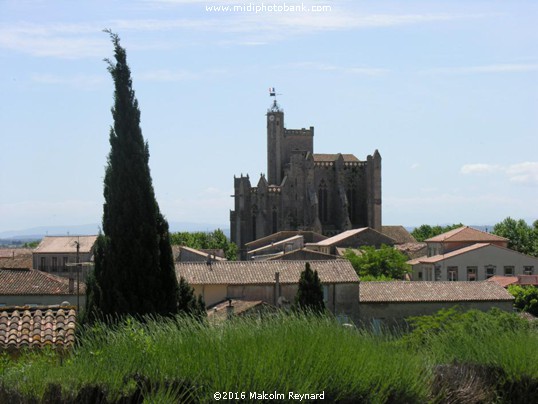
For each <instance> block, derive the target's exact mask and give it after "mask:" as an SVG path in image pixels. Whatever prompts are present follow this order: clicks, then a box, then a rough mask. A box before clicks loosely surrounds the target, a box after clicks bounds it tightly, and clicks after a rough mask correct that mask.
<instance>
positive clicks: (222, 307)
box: [207, 299, 272, 320]
mask: <svg viewBox="0 0 538 404" xmlns="http://www.w3.org/2000/svg"><path fill="white" fill-rule="evenodd" d="M231 300H232V306H233V308H234V311H233V314H234V315H235V316H241V315H244V314H246V313H248V312H249V311H250V310H252V309H253V308H255V307H258V308H259V307H260V306H265V307H272V306H270V305H268V304H267V303H265V302H263V301H262V300H240V299H231ZM228 305H229V301H228V300H225V301H223V302H220V303H217V304H215V305H214V306H212V307H210V308H208V309H207V317H208V318H210V319H211V318H213V319H219V320H224V319H226V318H227V317H228V313H227V309H226V307H228Z"/></svg>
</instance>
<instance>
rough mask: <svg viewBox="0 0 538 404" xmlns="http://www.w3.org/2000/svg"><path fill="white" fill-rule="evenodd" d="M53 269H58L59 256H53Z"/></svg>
mask: <svg viewBox="0 0 538 404" xmlns="http://www.w3.org/2000/svg"><path fill="white" fill-rule="evenodd" d="M52 270H53V271H57V270H58V257H52Z"/></svg>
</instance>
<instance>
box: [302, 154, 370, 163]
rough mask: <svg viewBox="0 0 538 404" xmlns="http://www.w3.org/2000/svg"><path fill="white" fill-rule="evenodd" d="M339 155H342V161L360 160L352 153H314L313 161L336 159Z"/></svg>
mask: <svg viewBox="0 0 538 404" xmlns="http://www.w3.org/2000/svg"><path fill="white" fill-rule="evenodd" d="M339 156H342V157H343V158H344V161H360V160H359V159H358V158H357V157H355V156H354V155H353V154H341V153H337V154H325V153H314V154H313V157H314V161H315V162H317V161H336V160H337V159H338V157H339Z"/></svg>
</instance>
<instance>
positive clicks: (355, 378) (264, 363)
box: [0, 316, 538, 403]
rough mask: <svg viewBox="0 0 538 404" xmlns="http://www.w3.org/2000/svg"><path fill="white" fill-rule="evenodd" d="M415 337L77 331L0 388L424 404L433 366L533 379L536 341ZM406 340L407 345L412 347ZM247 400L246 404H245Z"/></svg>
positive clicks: (246, 326) (247, 322) (308, 320)
mask: <svg viewBox="0 0 538 404" xmlns="http://www.w3.org/2000/svg"><path fill="white" fill-rule="evenodd" d="M475 328H476V329H466V328H465V327H460V328H458V327H454V328H451V329H450V330H448V331H443V332H440V333H432V334H427V335H423V336H421V339H420V342H418V343H417V342H416V341H413V340H406V338H401V337H399V336H393V335H385V336H381V337H380V336H374V335H372V334H371V333H369V332H367V331H363V330H356V329H349V328H345V327H342V326H340V325H339V324H338V323H336V322H335V321H334V320H333V319H331V318H328V317H316V316H275V317H270V318H266V319H263V320H262V321H260V320H257V319H235V320H234V321H228V322H224V323H222V324H218V325H207V324H201V323H199V322H196V321H193V320H191V319H186V318H178V319H175V320H171V319H148V320H147V321H146V322H144V323H140V322H138V321H135V320H133V319H129V320H127V321H126V322H124V323H122V324H120V325H115V326H111V327H107V326H104V325H97V326H94V327H92V328H87V329H85V330H83V332H82V333H81V336H80V338H79V344H78V345H77V347H76V348H75V349H74V351H73V352H72V354H71V355H69V356H68V357H65V358H63V359H60V357H59V356H58V355H56V354H55V353H54V352H53V351H45V352H37V353H31V352H30V353H25V354H23V355H22V356H21V357H20V358H19V359H18V360H14V361H12V360H10V359H8V358H7V357H5V356H3V357H2V356H0V385H3V386H12V388H13V389H15V390H16V391H17V392H18V393H19V394H21V395H23V396H27V397H35V398H41V397H43V396H44V395H46V394H47V393H46V391H47V389H48V388H50V385H52V384H59V385H60V386H61V392H62V395H63V396H64V397H71V398H72V399H73V400H74V399H75V398H76V397H77V394H78V393H79V391H81V390H82V389H83V388H84V387H88V386H94V387H98V388H99V389H100V390H101V391H103V392H104V393H105V394H106V397H107V399H108V400H109V401H112V402H113V401H115V400H118V399H119V398H120V397H122V396H129V395H132V394H134V393H135V392H136V391H138V392H139V394H141V396H142V397H143V399H144V402H147V403H168V402H178V401H188V399H191V400H192V401H196V402H215V401H214V400H213V394H214V393H215V392H217V391H220V392H224V391H232V392H246V394H247V397H248V394H249V392H262V391H266V392H273V391H277V392H279V393H285V394H287V393H288V392H289V391H293V392H298V393H321V392H322V391H324V392H325V400H326V401H327V400H328V401H327V402H331V401H335V400H342V401H346V400H347V401H348V402H357V401H359V402H360V401H362V402H371V403H384V402H428V401H432V400H433V399H434V398H432V396H431V385H432V381H433V378H434V368H435V366H436V365H438V364H450V363H454V362H458V363H480V364H485V365H491V366H495V367H499V368H502V369H503V370H504V372H505V374H506V377H507V378H509V379H510V380H518V378H520V377H521V376H522V375H526V377H529V378H531V379H536V380H538V335H537V333H536V331H533V330H531V329H519V328H518V329H506V330H504V331H502V332H501V331H498V330H497V331H496V332H494V333H492V332H491V330H490V329H488V327H487V326H480V327H475ZM410 341H411V342H410ZM247 401H248V400H247Z"/></svg>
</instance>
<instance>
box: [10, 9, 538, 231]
mask: <svg viewBox="0 0 538 404" xmlns="http://www.w3.org/2000/svg"><path fill="white" fill-rule="evenodd" d="M263 3H264V5H265V6H272V5H277V6H283V5H288V6H290V5H294V6H295V5H297V4H301V3H302V4H304V6H305V7H306V9H307V10H308V9H311V8H312V6H319V5H322V6H330V10H328V9H326V10H325V11H322V12H308V11H300V12H289V11H288V12H285V11H283V12H278V11H276V12H275V11H270V10H267V9H266V11H263V12H260V13H254V12H248V11H245V12H239V11H237V12H222V11H220V12H217V11H208V10H207V7H209V6H214V5H225V6H226V5H228V6H229V5H232V6H233V5H240V6H248V5H249V4H251V5H253V6H256V5H262V2H258V1H252V2H239V1H222V2H211V1H190V0H177V1H174V0H161V1H159V0H155V1H152V0H146V1H114V2H111V1H91V2H90V1H81V2H72V1H20V0H18V1H4V0H1V1H0V97H1V102H0V140H1V149H2V153H1V156H2V157H1V158H0V190H1V191H0V193H1V195H2V197H1V198H0V231H7V230H17V229H23V228H27V227H34V226H61V225H70V224H84V223H98V222H100V220H101V214H102V203H103V197H102V180H103V175H104V167H105V164H106V156H107V153H108V150H109V144H108V133H109V127H110V125H111V124H112V117H111V114H110V108H111V106H112V102H113V100H112V94H113V84H112V80H111V78H110V77H109V74H108V72H107V70H106V64H105V63H104V62H103V58H106V57H109V58H110V57H112V45H111V43H110V39H109V37H108V35H106V34H104V33H103V32H102V29H103V28H110V29H112V30H113V31H114V32H117V33H118V34H119V35H120V37H121V43H122V45H123V46H124V47H125V48H126V49H127V56H128V61H129V64H130V67H131V71H132V75H133V84H134V88H135V90H136V94H137V97H138V101H139V104H140V109H141V112H142V123H141V124H142V131H143V134H144V137H145V138H146V139H147V140H148V142H149V147H150V153H151V157H150V167H151V172H152V177H153V184H154V187H155V192H156V196H157V199H158V202H159V204H160V206H161V210H162V211H163V212H164V213H165V215H166V216H167V218H168V219H169V220H171V221H188V222H200V223H214V224H219V225H222V226H227V225H228V224H229V210H230V209H231V208H232V198H230V195H231V194H232V193H233V176H234V175H240V174H241V173H243V174H246V173H249V174H250V176H251V178H253V179H254V182H257V178H258V177H259V175H260V173H262V172H266V143H265V141H266V139H265V125H266V123H265V113H266V110H267V108H268V107H269V106H270V102H271V101H270V98H269V96H268V92H267V89H268V87H270V86H274V87H276V89H277V92H278V93H281V94H282V95H280V96H279V97H278V98H279V103H280V105H281V106H282V107H283V108H284V111H285V114H286V115H285V122H286V127H288V128H301V127H309V126H314V127H315V139H314V150H315V152H318V153H321V152H323V153H338V152H342V153H353V154H355V155H356V156H357V157H358V158H359V159H366V156H367V155H368V154H372V153H373V152H374V150H375V149H379V151H380V153H381V155H382V157H383V222H384V223H385V224H403V225H420V224H422V223H430V224H437V223H452V222H463V223H466V224H494V223H496V222H498V221H500V220H502V219H503V218H505V217H506V216H512V217H516V218H526V219H527V220H534V219H537V218H538V157H537V150H538V136H537V134H538V30H537V29H536V26H538V3H537V2H536V1H509V2H507V1H405V2H389V1H383V0H376V1H337V0H335V1H317V2H316V1H304V2H293V1H286V2H284V1H280V0H279V1H275V2H263Z"/></svg>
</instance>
